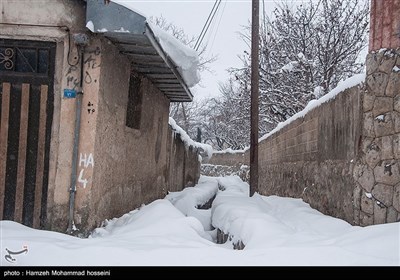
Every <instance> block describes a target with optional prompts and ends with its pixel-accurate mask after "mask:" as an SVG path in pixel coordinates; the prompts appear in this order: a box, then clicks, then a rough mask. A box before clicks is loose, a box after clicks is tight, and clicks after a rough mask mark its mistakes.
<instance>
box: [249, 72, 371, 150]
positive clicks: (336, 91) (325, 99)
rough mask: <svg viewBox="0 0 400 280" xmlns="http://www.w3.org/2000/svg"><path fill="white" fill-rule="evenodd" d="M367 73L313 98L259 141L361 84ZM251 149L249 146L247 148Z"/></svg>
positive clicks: (340, 83)
mask: <svg viewBox="0 0 400 280" xmlns="http://www.w3.org/2000/svg"><path fill="white" fill-rule="evenodd" d="M365 77H366V75H365V73H362V74H358V75H355V76H353V77H351V78H349V79H347V80H345V81H341V82H339V84H338V86H337V87H336V88H334V89H333V90H332V91H331V92H329V93H328V94H326V95H324V96H322V97H321V98H320V99H318V100H311V101H310V102H309V103H308V105H307V106H306V107H305V108H304V110H302V111H300V112H298V113H297V114H295V115H293V116H292V117H290V118H289V119H287V120H286V121H284V122H281V123H279V124H278V125H277V126H276V128H275V129H273V130H272V131H270V132H268V133H267V134H265V135H264V136H262V137H261V138H260V139H259V142H261V141H263V140H265V139H267V138H268V137H270V136H271V135H273V134H274V133H276V132H278V131H279V130H281V129H282V128H283V127H285V126H287V125H288V124H290V123H291V122H293V121H295V120H297V119H298V118H302V117H304V116H305V115H306V114H307V113H308V112H309V111H311V110H312V109H314V108H316V107H318V106H320V105H321V104H323V103H326V102H328V101H329V100H331V99H334V98H335V97H336V95H338V94H339V93H341V92H343V91H345V90H346V89H349V88H352V87H354V86H356V85H359V84H361V83H363V82H364V81H365ZM247 149H249V148H247Z"/></svg>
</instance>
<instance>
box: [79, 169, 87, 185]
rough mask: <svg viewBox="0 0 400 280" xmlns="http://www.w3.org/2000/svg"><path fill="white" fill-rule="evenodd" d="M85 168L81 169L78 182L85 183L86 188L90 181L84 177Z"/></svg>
mask: <svg viewBox="0 0 400 280" xmlns="http://www.w3.org/2000/svg"><path fill="white" fill-rule="evenodd" d="M83 170H84V169H81V172H80V173H79V178H78V182H79V183H81V184H83V188H84V189H85V188H86V185H87V183H88V182H89V181H88V180H86V179H83Z"/></svg>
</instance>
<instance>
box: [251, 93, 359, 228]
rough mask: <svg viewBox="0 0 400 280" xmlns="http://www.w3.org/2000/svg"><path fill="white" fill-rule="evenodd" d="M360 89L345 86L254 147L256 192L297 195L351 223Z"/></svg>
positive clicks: (324, 211)
mask: <svg viewBox="0 0 400 280" xmlns="http://www.w3.org/2000/svg"><path fill="white" fill-rule="evenodd" d="M360 110H361V90H360V89H359V88H358V87H354V88H351V89H347V90H345V91H344V92H342V93H340V94H339V95H338V96H336V98H335V99H332V100H330V101H328V102H327V103H324V104H322V105H321V106H319V107H316V108H315V109H313V110H311V111H310V112H309V113H307V114H306V115H305V116H304V118H299V119H297V120H295V121H293V122H292V123H290V124H289V125H287V126H285V127H284V128H283V129H281V130H280V131H278V132H277V133H275V134H273V135H271V136H270V137H269V138H267V139H266V140H264V141H262V142H261V143H260V146H259V161H260V167H259V168H260V169H259V191H260V193H261V194H263V195H279V196H289V197H301V198H303V200H304V201H306V202H308V203H309V204H310V205H311V207H313V208H316V209H318V210H319V211H321V212H323V213H326V214H329V215H332V216H335V217H339V218H342V219H345V220H347V221H349V222H353V207H352V193H353V189H354V186H355V182H354V180H353V175H352V168H353V165H354V164H353V162H355V161H356V160H357V153H358V145H359V140H360V132H361V131H360V121H361V120H360Z"/></svg>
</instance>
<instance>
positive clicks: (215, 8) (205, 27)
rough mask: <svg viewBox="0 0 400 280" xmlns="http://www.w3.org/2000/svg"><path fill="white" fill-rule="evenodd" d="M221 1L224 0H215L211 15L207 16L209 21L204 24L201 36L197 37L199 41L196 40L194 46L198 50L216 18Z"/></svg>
mask: <svg viewBox="0 0 400 280" xmlns="http://www.w3.org/2000/svg"><path fill="white" fill-rule="evenodd" d="M221 1H222V0H216V1H215V3H214V6H213V8H212V9H211V12H210V14H209V16H208V18H207V21H206V23H205V24H204V27H203V29H202V30H201V33H200V36H199V38H198V39H197V42H196V44H195V46H194V48H195V50H196V51H198V50H199V47H200V45H201V43H202V42H203V40H204V37H205V35H206V33H207V31H208V29H209V28H210V25H211V22H212V21H213V19H214V17H215V14H216V13H217V11H218V8H219V6H220V5H221Z"/></svg>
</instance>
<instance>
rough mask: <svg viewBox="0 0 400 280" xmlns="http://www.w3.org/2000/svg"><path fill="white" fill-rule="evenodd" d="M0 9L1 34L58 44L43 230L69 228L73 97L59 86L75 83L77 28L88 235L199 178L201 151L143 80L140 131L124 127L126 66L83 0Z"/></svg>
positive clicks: (80, 207) (83, 211)
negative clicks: (89, 21) (82, 37)
mask: <svg viewBox="0 0 400 280" xmlns="http://www.w3.org/2000/svg"><path fill="white" fill-rule="evenodd" d="M0 10H1V11H2V13H0V27H1V29H0V37H1V38H9V39H16V40H39V41H52V42H56V43H57V50H56V73H55V80H54V94H55V101H54V102H55V104H54V115H53V125H52V138H51V148H50V149H51V151H50V154H51V157H50V174H49V187H48V199H47V212H48V215H47V223H46V226H45V227H46V229H51V230H57V231H65V230H66V228H67V225H68V209H69V205H68V204H69V189H70V185H71V171H72V150H73V135H74V126H75V112H76V99H74V98H71V99H68V98H64V97H63V90H64V89H76V90H78V87H79V80H80V67H81V63H80V60H79V50H78V49H77V47H76V46H75V45H74V44H73V42H70V36H71V35H72V34H74V33H76V32H84V33H87V34H89V35H90V43H89V45H88V46H87V47H86V48H85V51H84V58H83V63H84V65H83V71H84V72H83V73H84V77H83V78H84V83H83V92H84V95H83V101H82V104H83V106H82V114H81V130H80V139H79V153H78V160H79V161H78V168H77V177H78V178H77V179H78V180H77V191H76V201H75V223H76V226H77V227H78V229H80V230H81V232H83V233H85V232H87V231H88V230H90V229H92V228H93V227H95V226H98V225H100V223H101V222H102V221H103V220H104V219H108V218H113V217H116V216H120V215H122V214H123V213H126V212H128V211H130V210H132V209H134V208H135V207H138V206H140V205H141V204H142V203H149V202H150V201H152V200H154V199H157V198H161V197H163V196H164V195H165V194H167V192H168V191H176V190H181V189H182V188H183V187H184V186H185V185H193V184H194V183H196V182H197V180H198V177H199V161H198V151H197V150H195V149H188V148H186V147H185V144H184V143H183V142H182V141H181V140H180V139H179V137H175V133H174V132H173V131H172V129H171V128H170V127H169V125H168V111H169V100H168V99H167V98H166V97H165V96H164V95H163V94H162V93H161V92H160V91H159V90H158V89H156V88H155V87H154V86H153V84H152V83H151V82H150V81H149V80H148V79H146V78H145V77H142V85H141V90H142V92H143V104H142V106H143V111H142V123H141V129H139V130H135V129H131V128H129V127H126V126H125V118H126V107H127V100H128V87H129V73H130V63H129V61H128V59H127V58H126V57H125V56H123V55H121V54H120V53H119V51H118V50H117V49H116V47H114V46H113V45H112V44H111V42H109V41H108V40H106V39H104V38H103V37H102V36H97V35H93V34H90V33H89V32H88V30H87V29H86V27H85V25H86V20H85V2H84V1H81V0H70V1H64V0H43V1H41V3H40V4H37V3H36V2H35V1H11V0H10V1H8V0H6V1H0ZM15 24H18V25H15ZM36 25H40V26H36Z"/></svg>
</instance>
